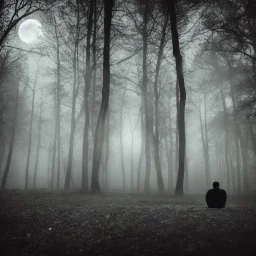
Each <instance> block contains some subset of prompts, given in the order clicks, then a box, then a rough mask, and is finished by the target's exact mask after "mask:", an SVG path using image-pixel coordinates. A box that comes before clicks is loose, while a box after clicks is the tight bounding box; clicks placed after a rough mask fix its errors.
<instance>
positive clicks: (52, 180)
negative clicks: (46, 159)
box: [51, 102, 57, 190]
mask: <svg viewBox="0 0 256 256" xmlns="http://www.w3.org/2000/svg"><path fill="white" fill-rule="evenodd" d="M55 103H56V102H55ZM55 111H56V110H55ZM56 144H57V122H56V119H55V128H54V141H53V149H52V171H51V190H53V189H54V179H55V178H54V176H55V163H56Z"/></svg>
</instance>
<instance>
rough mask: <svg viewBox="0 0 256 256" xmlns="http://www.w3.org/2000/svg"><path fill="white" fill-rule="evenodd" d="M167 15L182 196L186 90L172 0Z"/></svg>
mask: <svg viewBox="0 0 256 256" xmlns="http://www.w3.org/2000/svg"><path fill="white" fill-rule="evenodd" d="M168 3H169V4H168V6H169V13H170V19H171V33H172V46H173V56H174V57H175V63H176V73H177V79H178V82H179V92H180V97H179V105H180V111H179V112H180V115H179V119H178V127H179V171H178V179H177V184H176V189H175V195H177V196H179V195H183V194H184V192H183V182H184V167H185V149H186V134H185V105H186V89H185V82H184V75H183V63H182V55H181V52H180V42H179V33H178V27H177V13H176V6H175V3H174V1H173V0H171V1H168Z"/></svg>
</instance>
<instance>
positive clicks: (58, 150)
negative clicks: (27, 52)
mask: <svg viewBox="0 0 256 256" xmlns="http://www.w3.org/2000/svg"><path fill="white" fill-rule="evenodd" d="M54 22H55V26H54V32H55V37H56V54H57V90H56V129H57V131H56V132H57V190H59V189H60V111H61V110H60V104H61V102H60V90H61V85H60V43H59V35H58V31H57V23H56V19H55V18H54Z"/></svg>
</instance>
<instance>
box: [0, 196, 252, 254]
mask: <svg viewBox="0 0 256 256" xmlns="http://www.w3.org/2000/svg"><path fill="white" fill-rule="evenodd" d="M255 238H256V202H255V197H253V196H247V197H229V198H228V202H227V207H226V208H225V209H208V208H207V207H206V205H205V202H204V196H187V197H184V198H174V197H162V198H160V197H158V196H151V197H146V196H134V195H114V194H111V195H110V194H108V195H102V196H93V195H88V194H87V195H86V194H81V193H70V194H63V193H50V192H26V193H25V192H20V191H16V192H12V191H9V192H2V193H1V194H0V247H1V250H0V252H1V255H218V256H219V255H256V240H255Z"/></svg>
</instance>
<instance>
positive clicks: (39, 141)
mask: <svg viewBox="0 0 256 256" xmlns="http://www.w3.org/2000/svg"><path fill="white" fill-rule="evenodd" d="M42 111H43V107H42V101H41V105H40V114H39V121H38V142H37V149H36V163H35V170H34V177H33V178H34V179H33V188H34V189H36V181H37V170H38V162H39V155H40V148H41V128H42Z"/></svg>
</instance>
